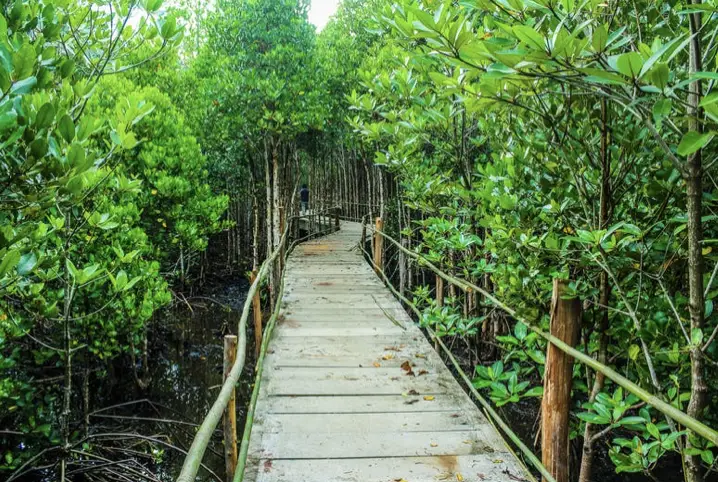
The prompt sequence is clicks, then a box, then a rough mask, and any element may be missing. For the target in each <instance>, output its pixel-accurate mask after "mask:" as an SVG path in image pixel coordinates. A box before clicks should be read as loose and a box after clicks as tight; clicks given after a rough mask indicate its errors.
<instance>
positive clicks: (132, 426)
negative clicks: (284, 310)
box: [95, 275, 254, 481]
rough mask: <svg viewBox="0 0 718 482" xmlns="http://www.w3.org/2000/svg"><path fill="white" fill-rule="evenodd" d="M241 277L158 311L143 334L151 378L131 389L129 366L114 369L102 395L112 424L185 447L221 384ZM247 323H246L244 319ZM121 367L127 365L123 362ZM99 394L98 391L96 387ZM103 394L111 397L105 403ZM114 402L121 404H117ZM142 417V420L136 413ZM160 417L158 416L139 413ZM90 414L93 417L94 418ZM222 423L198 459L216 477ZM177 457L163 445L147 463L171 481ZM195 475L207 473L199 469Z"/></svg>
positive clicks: (240, 397)
mask: <svg viewBox="0 0 718 482" xmlns="http://www.w3.org/2000/svg"><path fill="white" fill-rule="evenodd" d="M247 289H248V284H247V282H246V280H245V279H244V278H243V277H242V276H241V275H240V276H237V277H234V278H230V279H224V280H222V282H221V283H218V284H217V285H216V286H215V287H210V288H208V289H206V290H205V292H204V293H202V294H200V295H198V296H195V297H190V298H187V302H188V303H189V305H190V306H191V309H190V307H188V306H187V303H184V302H182V303H180V304H178V305H176V306H175V307H174V308H173V309H170V310H166V311H164V312H162V313H160V314H159V315H158V317H157V318H156V320H155V321H154V322H153V324H152V326H153V328H152V334H151V336H150V351H149V356H150V363H149V364H150V373H151V377H152V378H151V382H150V384H149V386H148V387H147V389H146V390H140V389H139V388H137V386H136V384H135V382H134V379H133V377H132V375H131V373H130V372H129V371H126V372H122V373H115V375H114V377H112V378H115V383H112V384H111V385H112V386H111V387H109V388H108V391H106V392H105V394H106V395H105V394H103V398H104V400H105V401H106V402H105V404H104V406H116V408H112V409H111V410H107V411H103V412H102V413H103V414H104V413H106V414H108V415H111V416H112V417H115V416H121V417H127V418H122V419H118V418H108V419H105V421H111V422H113V423H115V424H117V425H116V428H117V429H118V430H121V431H123V432H127V431H134V432H135V433H138V434H142V435H146V436H153V437H155V438H161V439H163V440H166V441H167V442H168V443H170V444H172V445H174V446H176V447H178V448H181V449H184V450H187V449H188V448H189V446H190V445H191V442H192V438H193V437H194V433H195V425H196V424H199V423H201V422H202V420H203V419H204V416H205V415H206V413H207V412H208V411H209V408H210V407H211V405H212V403H213V402H214V400H215V398H216V396H217V394H218V393H219V388H220V385H221V383H222V363H223V336H224V334H236V332H237V324H238V322H239V318H240V315H241V311H242V308H243V305H244V302H245V299H246V293H247ZM250 325H251V323H250ZM252 340H253V333H252V330H251V327H250V329H249V333H248V348H247V359H246V366H245V371H244V374H243V375H242V378H241V381H240V384H239V386H238V387H237V423H238V427H239V432H240V433H241V431H242V428H243V426H244V420H245V406H246V404H247V401H248V400H249V397H250V396H251V390H252V382H253V371H254V359H253V358H254V357H253V353H254V348H253V344H252V343H251V342H252ZM125 370H127V368H126V367H125ZM101 393H102V392H101ZM107 400H110V402H107ZM121 404H127V405H122V406H117V405H121ZM138 418H143V420H137V419H138ZM145 418H146V419H163V420H166V421H163V422H158V421H154V420H144V419H145ZM95 421H96V420H95ZM221 431H222V424H221V423H220V425H219V426H218V428H217V431H216V432H215V437H214V439H213V442H212V444H211V445H210V447H209V448H208V450H207V452H206V455H205V458H204V464H205V465H206V466H207V467H209V468H210V469H211V470H212V471H214V473H215V474H217V475H218V476H219V477H220V478H223V474H224V456H223V445H222V433H221ZM183 461H184V454H182V453H180V452H179V451H177V450H174V449H171V448H169V447H166V448H165V449H164V450H163V451H162V452H160V453H159V454H158V458H157V463H155V464H152V466H151V467H149V468H150V470H151V471H152V472H153V473H154V474H155V476H156V477H158V478H160V479H161V480H167V481H171V480H174V479H175V478H176V477H177V475H178V474H179V470H180V468H181V466H182V463H183ZM200 475H201V477H202V478H201V480H214V478H213V477H211V476H209V474H208V473H207V472H206V471H205V470H201V472H200Z"/></svg>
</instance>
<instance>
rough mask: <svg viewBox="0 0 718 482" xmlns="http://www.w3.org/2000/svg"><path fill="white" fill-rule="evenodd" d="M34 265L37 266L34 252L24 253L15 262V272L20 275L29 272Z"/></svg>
mask: <svg viewBox="0 0 718 482" xmlns="http://www.w3.org/2000/svg"><path fill="white" fill-rule="evenodd" d="M35 266H37V256H36V255H35V253H27V254H24V255H22V257H21V258H20V261H19V262H18V264H17V274H19V275H20V276H25V275H27V274H30V272H32V270H33V269H34V268H35Z"/></svg>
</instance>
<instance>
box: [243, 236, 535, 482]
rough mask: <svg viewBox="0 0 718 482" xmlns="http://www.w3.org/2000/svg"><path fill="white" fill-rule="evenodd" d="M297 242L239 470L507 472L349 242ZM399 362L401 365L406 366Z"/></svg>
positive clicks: (424, 474) (493, 444)
mask: <svg viewBox="0 0 718 482" xmlns="http://www.w3.org/2000/svg"><path fill="white" fill-rule="evenodd" d="M360 235H361V226H360V225H359V224H357V223H351V222H342V229H341V230H340V231H339V232H337V233H334V234H332V235H329V236H326V237H324V238H321V239H319V240H315V241H311V242H308V243H305V244H302V245H300V246H298V247H297V248H296V249H295V251H294V253H293V254H292V256H291V257H290V258H289V260H288V262H287V267H286V271H285V277H286V278H285V279H286V283H285V294H284V298H283V300H282V312H281V314H280V317H279V321H278V323H277V327H276V330H275V332H274V336H273V339H272V341H271V344H270V350H269V352H268V355H267V359H266V366H265V370H264V373H263V375H262V385H261V389H260V398H259V402H258V404H257V413H256V416H255V424H254V427H253V429H252V436H251V443H250V453H249V459H248V465H247V469H246V472H245V480H246V481H248V482H325V481H326V482H329V481H345V482H392V481H399V480H403V481H406V482H430V481H431V482H433V481H440V480H464V481H467V482H469V481H477V482H478V481H482V482H483V481H495V482H504V481H506V482H509V481H512V482H516V481H521V480H525V473H524V472H523V469H522V467H521V465H520V464H519V462H518V461H517V460H516V459H515V457H514V456H513V455H512V454H511V453H510V451H509V450H508V449H507V447H506V446H505V444H504V442H503V441H502V440H501V438H500V436H499V435H498V434H497V433H496V431H495V430H494V428H493V427H492V426H491V425H490V424H489V423H488V421H487V420H486V419H485V418H484V416H483V415H482V413H481V412H480V411H479V410H478V409H477V408H476V406H475V405H474V404H473V402H472V401H471V400H470V399H469V397H468V396H467V395H466V394H465V393H464V391H463V389H462V388H461V387H460V386H459V384H458V383H457V381H456V380H455V379H454V378H453V376H452V375H451V373H450V372H449V370H448V369H447V368H446V366H445V365H444V364H443V362H442V361H441V358H440V357H439V356H438V355H437V354H436V352H434V350H433V348H432V347H431V345H430V344H429V343H428V341H427V340H426V339H425V338H424V336H423V335H422V333H421V332H420V331H419V329H418V328H417V327H416V326H415V325H414V323H413V322H412V320H411V318H410V317H409V316H408V315H407V313H406V312H405V311H404V309H403V308H402V307H401V305H400V304H399V303H398V302H397V301H396V300H395V298H394V297H393V296H392V294H391V293H390V292H389V290H388V289H387V288H386V287H385V286H384V285H383V284H382V283H381V281H380V280H379V279H378V277H377V276H376V275H375V274H374V272H373V271H372V269H371V268H370V267H369V265H368V264H367V263H366V262H365V261H364V259H363V257H362V255H361V254H360V253H359V252H358V250H356V249H353V248H354V247H355V245H356V244H357V242H358V240H359V237H360ZM407 368H410V373H409V372H408V370H407Z"/></svg>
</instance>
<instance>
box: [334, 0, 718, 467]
mask: <svg viewBox="0 0 718 482" xmlns="http://www.w3.org/2000/svg"><path fill="white" fill-rule="evenodd" d="M607 5H608V4H607V3H606V2H600V1H586V2H549V1H542V0H538V1H531V2H528V1H521V0H518V1H509V2H494V1H488V0H487V1H483V0H481V1H477V2H458V3H457V2H449V1H441V0H440V1H432V0H426V1H409V0H406V1H401V2H396V3H393V2H391V4H390V2H385V3H384V4H383V5H382V6H380V7H378V8H375V11H376V12H377V13H376V15H375V19H376V24H373V25H372V29H373V30H374V31H376V30H379V31H380V32H381V34H382V38H381V41H380V42H378V43H370V42H371V41H365V43H366V44H368V45H370V48H371V49H372V50H371V51H370V52H368V53H367V54H366V55H364V57H363V60H362V64H361V67H360V69H359V74H358V81H359V82H358V85H357V86H356V88H355V89H354V90H353V91H351V92H348V93H347V95H346V101H347V102H349V104H350V110H349V118H348V120H347V122H348V124H349V126H350V128H351V129H353V130H354V131H355V132H356V133H358V134H359V136H360V140H361V141H362V142H363V143H364V145H365V146H366V147H367V149H368V150H371V151H375V154H374V156H375V162H376V163H377V164H379V165H381V166H382V167H383V168H385V169H386V170H387V171H389V172H391V173H392V175H393V176H394V177H395V179H397V182H398V183H399V185H400V190H399V194H398V195H399V197H400V199H401V201H402V202H403V203H404V205H405V207H406V208H407V209H410V210H413V212H415V213H420V215H421V216H420V217H421V220H420V221H414V223H413V225H412V226H411V228H412V230H413V229H414V228H416V229H417V230H419V236H418V237H414V238H413V240H412V244H414V245H415V243H417V242H418V246H416V245H415V249H416V250H417V251H419V252H421V253H422V254H423V255H424V256H426V257H427V258H429V259H430V260H431V261H432V262H433V263H434V264H436V265H438V266H440V267H442V269H445V270H446V271H449V272H451V273H453V274H455V275H456V276H457V277H459V278H466V279H471V280H472V281H473V282H474V283H476V284H480V285H482V286H483V287H484V288H486V289H487V290H489V291H491V292H493V294H494V295H495V296H497V297H498V298H499V299H501V300H502V301H503V302H504V303H506V304H507V305H509V306H512V307H514V308H516V309H517V310H518V312H519V313H520V314H521V315H522V316H525V317H526V318H528V319H532V320H537V322H538V323H539V324H540V325H541V326H542V327H544V328H547V327H548V322H549V318H550V313H549V308H550V299H551V291H552V280H553V279H554V278H556V277H558V278H562V279H571V280H573V282H572V283H571V286H570V289H571V291H572V293H571V294H572V295H573V296H578V297H579V298H580V299H582V300H584V307H585V310H584V313H583V326H584V330H583V336H582V338H581V340H582V341H581V344H580V346H579V348H580V349H581V350H583V351H584V352H587V353H590V354H592V355H595V356H605V357H606V359H607V360H609V361H610V364H611V365H612V366H613V367H615V368H616V369H617V371H619V372H621V373H622V374H624V375H625V376H627V377H629V378H630V379H632V380H634V381H636V382H637V383H639V384H641V385H642V386H645V387H652V389H653V390H654V391H655V392H657V393H660V394H661V395H660V396H662V397H663V398H665V399H667V400H670V401H671V403H673V404H674V405H676V406H677V407H680V408H681V409H682V410H686V409H687V403H686V402H687V401H688V400H689V398H690V395H691V389H692V388H693V389H695V388H696V387H695V384H694V383H693V382H692V380H694V379H692V378H691V372H690V369H691V357H690V353H691V352H693V353H695V352H696V350H698V351H700V352H701V353H703V354H705V356H706V357H708V358H710V359H711V360H713V359H714V357H715V356H716V355H718V353H716V351H717V350H718V346H717V345H718V344H717V343H715V338H713V339H711V341H710V342H708V341H707V340H708V333H713V332H714V330H715V329H716V326H717V325H716V318H715V314H714V313H713V310H712V306H713V299H714V298H715V296H716V294H718V290H716V285H715V277H714V276H712V275H711V272H712V270H713V268H714V266H715V264H716V261H717V260H718V258H716V257H715V255H714V254H713V246H712V244H713V239H714V238H715V237H716V234H717V233H716V231H717V225H716V223H715V218H714V217H713V216H714V212H713V211H714V210H715V208H716V193H715V184H714V183H713V182H712V181H710V180H709V179H712V176H713V175H714V172H715V170H714V167H715V163H713V162H712V161H708V159H714V158H715V156H716V146H715V142H714V132H715V131H716V127H717V125H716V123H717V122H718V115H716V112H714V110H715V106H716V105H718V104H717V103H716V102H715V101H716V100H717V99H718V97H716V95H715V93H714V92H713V88H714V85H713V84H714V81H715V79H716V74H715V73H714V72H711V71H710V70H712V69H713V66H714V65H715V62H716V53H717V51H718V48H717V46H716V43H715V42H714V41H711V40H710V38H712V37H711V35H712V34H714V33H715V32H716V31H718V23H717V22H716V17H715V15H713V12H714V11H715V6H714V5H713V3H711V2H706V3H702V4H700V5H699V7H700V9H701V10H700V11H701V12H706V13H705V14H704V15H701V17H702V21H703V22H704V24H703V26H702V31H704V32H705V35H707V37H701V40H700V41H699V42H700V43H701V45H702V47H703V51H702V52H701V53H702V57H703V58H702V61H703V66H704V67H703V71H699V72H691V67H690V62H689V50H690V48H691V46H690V43H691V38H692V36H691V34H690V25H689V20H690V15H689V14H690V13H691V12H690V11H688V10H685V8H684V7H685V3H682V2H674V1H670V2H663V3H660V4H656V3H655V2H643V1H639V2H633V3H631V2H628V3H621V2H618V3H615V4H613V3H612V4H611V8H610V10H611V13H610V14H609V12H608V11H607V8H606V7H607ZM382 7H383V8H382ZM636 12H641V13H640V15H638V14H637V13H636ZM347 28H348V27H345V29H347ZM345 31H346V30H345ZM709 32H710V33H709ZM700 35H701V36H703V35H704V34H703V33H701V34H700ZM708 66H710V67H708ZM697 81H700V84H699V89H700V94H699V96H698V97H699V98H700V99H699V100H700V106H701V107H702V109H703V112H701V113H700V114H698V115H694V113H693V112H692V111H691V107H690V102H691V100H692V99H691V98H690V95H689V94H688V87H689V85H690V86H695V85H697ZM696 122H697V126H696ZM696 154H701V155H702V156H703V159H704V160H705V171H706V174H705V176H704V178H703V183H702V184H703V189H702V201H703V210H704V214H703V216H702V225H701V230H702V231H703V233H704V236H705V238H706V240H705V241H703V242H702V253H701V254H702V263H703V264H704V265H705V267H706V269H705V273H703V276H702V278H703V286H705V293H706V300H705V307H704V312H705V318H704V321H703V320H702V319H701V320H699V321H700V323H704V325H703V326H698V327H696V326H692V325H691V324H692V323H693V324H695V323H696V316H695V311H696V310H695V309H694V310H693V313H689V311H690V310H689V296H690V293H689V286H688V284H687V282H686V278H687V275H688V273H689V256H688V255H689V253H688V241H689V237H688V230H689V226H688V223H687V221H688V216H687V214H686V213H687V212H688V209H689V206H688V199H687V196H686V191H687V187H686V186H687V182H689V181H690V176H688V174H687V172H688V171H687V162H688V160H690V159H693V158H694V157H695V155H696ZM601 280H604V281H603V284H602V281H601ZM602 296H603V297H606V298H607V299H608V302H607V306H602V305H603V303H604V302H602V299H604V298H602ZM426 297H428V292H427V296H426ZM420 298H421V297H420ZM468 299H469V298H468V296H467V297H462V296H460V297H459V299H458V300H455V301H454V304H455V305H456V307H454V306H448V307H444V308H438V307H436V306H431V302H430V300H428V301H427V302H426V306H429V307H428V308H427V314H426V315H425V316H424V318H423V320H422V321H423V322H424V323H426V324H428V325H432V326H435V327H437V328H438V329H439V331H442V330H443V331H442V334H444V335H449V334H450V335H461V334H462V332H461V331H460V330H458V331H457V330H453V331H451V330H450V327H454V326H462V324H466V323H470V320H472V319H475V318H480V319H481V320H482V322H481V325H482V327H481V330H480V332H481V333H482V338H483V339H484V340H485V341H488V342H490V343H498V344H499V345H500V346H501V347H502V349H503V351H502V354H501V358H502V360H503V363H507V365H508V364H511V366H513V367H516V368H514V369H512V371H511V372H509V373H515V376H516V380H515V381H514V382H513V383H511V384H509V383H508V382H509V380H510V379H511V377H512V376H513V375H508V374H507V373H506V372H504V371H502V370H499V369H498V368H499V366H497V365H495V366H494V367H493V368H494V369H493V374H492V373H490V372H489V371H488V368H487V367H481V366H480V367H478V368H477V379H476V382H475V383H476V384H477V386H480V387H482V388H486V389H489V390H490V396H491V398H492V399H493V400H494V402H496V403H497V404H499V403H500V404H504V403H509V402H516V401H518V400H520V399H521V397H522V395H521V390H518V389H517V387H522V388H525V387H524V386H522V385H521V384H522V383H525V382H531V381H532V379H531V377H533V376H535V375H536V374H537V373H538V374H542V371H543V369H542V365H543V363H544V356H543V353H545V347H544V346H542V344H541V343H539V342H538V340H537V339H536V337H535V335H530V334H527V333H526V332H525V330H524V328H525V327H523V328H522V327H521V326H522V325H521V324H518V325H515V326H514V327H513V328H512V330H513V333H510V334H507V333H506V332H507V331H509V330H506V329H505V328H503V327H502V328H501V329H499V330H496V329H495V328H494V327H496V326H501V325H502V324H505V323H506V321H505V320H504V319H503V318H501V317H500V316H499V315H498V314H497V313H496V312H495V311H493V310H492V306H491V304H490V303H489V302H484V303H481V300H480V299H479V301H478V303H477V306H475V307H474V308H473V311H471V307H472V305H471V303H470V302H469V301H468ZM462 305H464V306H463V308H465V309H463V310H462V309H461V308H462ZM691 315H692V316H691ZM604 317H605V319H606V325H607V328H606V329H605V332H604V329H603V328H602V323H603V321H602V320H603V319H604ZM691 319H692V320H693V321H691ZM517 329H518V331H517ZM466 333H474V332H473V331H468V330H467V332H466ZM602 353H603V355H602ZM501 366H503V365H501ZM713 370H714V369H713V368H706V369H705V373H704V374H703V377H704V379H706V380H708V379H710V378H713V379H714V378H715V377H710V376H708V374H709V373H711V372H712V371H713ZM497 372H499V375H497V374H496V373H497ZM574 375H575V380H574V393H573V397H574V402H575V403H574V406H575V407H579V406H583V410H580V409H579V410H576V411H575V414H576V417H575V418H574V427H573V428H574V430H573V433H575V434H578V433H581V434H583V433H584V430H585V426H586V422H589V423H591V424H593V425H595V426H596V430H598V431H599V433H600V434H601V437H606V436H608V437H614V438H613V443H612V447H613V449H612V451H611V457H612V460H613V461H614V463H615V464H616V468H617V470H618V471H640V472H650V471H651V470H652V469H653V468H654V467H655V466H656V463H657V462H658V461H659V460H660V459H661V458H662V457H664V456H665V454H667V453H669V452H672V451H673V452H675V451H678V452H680V453H681V454H682V455H694V456H699V457H701V458H702V464H703V465H704V467H703V469H706V468H708V467H710V466H711V465H713V461H712V460H713V457H712V452H711V455H708V454H706V455H705V456H703V453H704V451H706V450H707V451H708V452H710V449H708V448H703V445H701V444H700V443H699V442H697V441H695V440H693V441H691V440H689V439H690V437H689V436H688V435H687V434H686V433H685V432H682V431H681V430H680V427H676V428H675V429H673V428H668V427H663V425H661V424H659V423H657V422H656V421H655V419H651V420H648V419H646V420H643V421H641V422H639V421H638V420H637V419H636V417H638V416H639V415H635V411H636V410H635V408H631V407H633V405H634V404H635V400H631V399H630V397H626V398H625V399H624V398H623V396H622V395H621V396H619V397H618V398H617V399H616V400H615V404H611V403H608V402H609V399H612V398H611V397H608V396H607V395H604V392H603V391H600V390H599V395H598V397H597V398H596V399H595V400H592V401H591V402H590V403H587V402H586V401H587V400H590V397H591V391H592V390H591V388H592V387H591V385H593V383H594V376H593V373H591V371H590V370H587V369H585V368H581V367H577V368H576V369H575V371H574ZM509 385H511V386H509ZM511 387H513V388H511ZM608 388H609V387H605V389H608ZM707 391H708V395H707V398H708V399H710V400H714V399H715V396H714V395H715V393H716V392H718V385H716V384H715V383H714V381H710V382H708V387H707ZM694 392H695V390H694ZM614 395H615V393H614ZM604 402H606V403H604ZM607 403H608V404H607ZM716 409H717V407H716V405H715V402H710V403H709V405H708V408H707V409H706V410H705V411H703V412H702V416H705V417H706V422H707V423H708V424H709V425H711V424H715V423H716V422H717V421H718V419H717V418H716V416H717V414H718V412H716ZM652 416H653V417H654V418H655V414H652ZM627 420H628V422H627ZM631 421H632V423H631ZM649 422H650V423H651V424H655V426H657V427H659V432H660V434H655V433H651V431H649V430H648V429H647V428H646V427H647V424H648V423H649ZM625 431H633V432H637V433H638V435H637V436H636V437H637V438H634V439H626V440H628V442H626V441H625V440H623V439H622V438H621V437H622V434H623V433H625ZM686 443H688V444H689V445H691V444H697V445H696V447H699V448H696V450H697V452H696V453H689V452H687V451H686V449H685V448H682V447H685V444H686ZM703 457H705V458H703ZM708 460H711V462H707V461H708Z"/></svg>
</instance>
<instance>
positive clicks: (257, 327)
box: [249, 269, 262, 358]
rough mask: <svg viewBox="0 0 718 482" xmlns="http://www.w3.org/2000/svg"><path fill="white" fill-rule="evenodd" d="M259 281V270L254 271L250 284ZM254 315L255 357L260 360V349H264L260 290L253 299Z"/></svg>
mask: <svg viewBox="0 0 718 482" xmlns="http://www.w3.org/2000/svg"><path fill="white" fill-rule="evenodd" d="M255 279H257V270H256V269H255V270H254V271H252V276H251V277H250V278H249V282H250V284H251V283H254V280H255ZM252 315H253V316H254V355H255V358H259V349H260V348H261V347H262V301H261V299H260V298H259V289H257V291H255V292H254V297H253V298H252Z"/></svg>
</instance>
